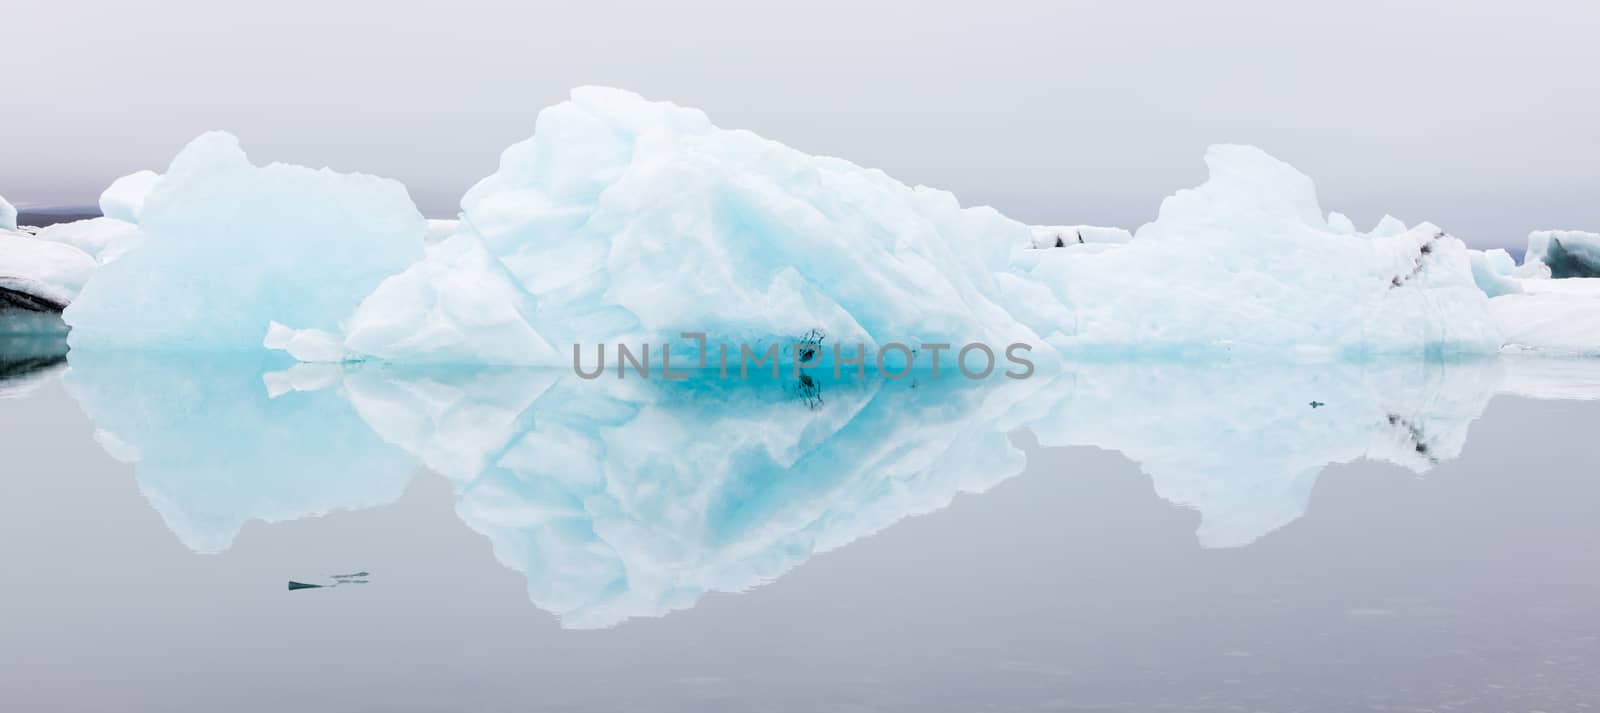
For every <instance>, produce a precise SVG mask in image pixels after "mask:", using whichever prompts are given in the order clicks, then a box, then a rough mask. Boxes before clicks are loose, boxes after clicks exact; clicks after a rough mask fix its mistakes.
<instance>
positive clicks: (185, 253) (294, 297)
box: [65, 133, 427, 350]
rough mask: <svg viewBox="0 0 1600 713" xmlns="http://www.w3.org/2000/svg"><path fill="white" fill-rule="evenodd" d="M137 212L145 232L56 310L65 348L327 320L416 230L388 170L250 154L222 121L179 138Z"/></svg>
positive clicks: (192, 339) (194, 342)
mask: <svg viewBox="0 0 1600 713" xmlns="http://www.w3.org/2000/svg"><path fill="white" fill-rule="evenodd" d="M138 217H139V229H140V232H141V233H143V234H144V242H143V243H142V244H141V245H139V246H138V247H137V248H135V249H133V250H132V251H130V252H128V253H127V254H126V255H123V256H122V257H121V258H120V259H118V260H116V261H114V262H110V263H109V264H106V265H104V266H102V267H101V268H100V270H99V272H98V273H97V274H96V275H95V276H94V279H93V280H91V281H90V282H89V284H88V285H87V286H86V288H85V289H84V291H83V293H82V294H81V295H80V296H79V297H78V299H77V300H76V301H75V302H73V303H72V305H71V306H70V307H69V308H68V309H67V311H66V313H65V317H66V320H67V323H68V324H69V325H71V327H72V333H71V337H70V339H71V342H72V345H73V347H74V349H78V348H85V347H99V348H148V349H160V350H182V349H202V350H259V349H260V348H261V340H262V337H263V335H265V334H266V332H267V325H268V324H269V322H272V321H278V322H281V323H283V324H288V325H291V326H294V327H297V328H310V329H320V330H324V331H329V332H333V331H336V330H337V329H338V325H339V321H340V320H341V319H344V318H345V317H347V316H348V315H349V314H350V313H351V311H352V310H354V309H355V307H356V305H357V304H359V303H360V301H361V299H362V297H364V296H365V295H367V294H368V293H369V292H371V291H372V289H373V288H375V287H377V285H378V283H379V282H381V281H382V280H383V278H385V277H387V276H388V275H391V274H394V273H397V272H399V271H401V270H404V269H405V268H406V267H407V266H409V265H410V264H412V263H413V262H415V261H416V260H417V259H418V258H420V257H421V256H422V238H423V235H424V233H425V232H426V230H427V225H426V223H425V222H424V220H423V218H422V216H421V215H420V214H418V213H417V210H416V207H415V206H414V205H412V203H411V199H410V197H409V196H407V194H406V191H405V188H404V187H403V186H401V185H400V184H399V183H396V182H394V181H390V180H386V179H381V178H374V177H371V176H364V175H360V174H340V173H335V172H333V171H330V170H328V169H322V170H312V169H308V168H303V167H299V166H290V165H284V164H272V165H269V166H265V167H257V166H253V165H251V164H250V162H249V161H248V159H246V157H245V154H244V152H243V151H241V150H240V149H239V146H238V142H237V140H236V139H234V138H233V137H232V136H230V135H228V134H225V133H210V134H206V135H203V136H201V137H200V138H198V139H195V140H194V141H193V142H192V143H190V144H189V145H188V146H187V147H185V148H184V149H183V151H182V152H180V153H179V154H178V156H177V157H176V158H174V159H173V161H172V166H171V168H170V169H169V170H168V172H167V173H166V175H165V176H163V177H162V178H161V180H160V183H159V185H158V186H157V188H156V189H155V190H154V191H152V192H151V193H150V195H149V197H148V199H147V200H146V201H145V203H144V207H143V209H142V212H141V213H140V214H139V216H138Z"/></svg>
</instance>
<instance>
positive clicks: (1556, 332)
mask: <svg viewBox="0 0 1600 713" xmlns="http://www.w3.org/2000/svg"><path fill="white" fill-rule="evenodd" d="M1521 286H1522V294H1511V295H1505V296H1502V297H1496V298H1494V299H1493V300H1490V309H1491V310H1492V311H1493V314H1494V318H1495V321H1496V322H1497V323H1498V324H1499V325H1500V329H1501V331H1503V332H1504V333H1505V340H1506V348H1507V349H1509V350H1513V351H1524V352H1539V353H1545V354H1550V355H1569V356H1570V355H1582V356H1600V278H1592V277H1591V278H1568V279H1562V280H1552V279H1544V280H1532V279H1530V280H1522V281H1521Z"/></svg>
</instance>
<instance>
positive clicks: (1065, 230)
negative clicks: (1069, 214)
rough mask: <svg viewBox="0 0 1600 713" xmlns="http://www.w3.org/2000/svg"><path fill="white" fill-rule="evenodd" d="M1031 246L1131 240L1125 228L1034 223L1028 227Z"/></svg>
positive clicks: (1102, 243) (1114, 243)
mask: <svg viewBox="0 0 1600 713" xmlns="http://www.w3.org/2000/svg"><path fill="white" fill-rule="evenodd" d="M1028 232H1029V234H1030V238H1031V239H1030V241H1029V245H1030V247H1033V248H1036V249H1037V248H1065V247H1072V246H1074V245H1120V244H1123V243H1126V242H1128V241H1130V240H1133V233H1130V232H1128V230H1127V228H1112V227H1106V226H1100V225H1034V226H1030V227H1029V228H1028Z"/></svg>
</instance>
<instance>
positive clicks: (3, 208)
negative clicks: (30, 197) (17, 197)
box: [0, 196, 17, 231]
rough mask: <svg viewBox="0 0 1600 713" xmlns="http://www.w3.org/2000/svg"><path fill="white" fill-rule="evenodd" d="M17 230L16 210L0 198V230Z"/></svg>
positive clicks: (4, 198) (2, 197) (3, 198)
mask: <svg viewBox="0 0 1600 713" xmlns="http://www.w3.org/2000/svg"><path fill="white" fill-rule="evenodd" d="M16 229H17V208H16V206H13V205H11V204H10V203H9V202H7V201H6V197H5V196H0V230H13V231H14V230H16Z"/></svg>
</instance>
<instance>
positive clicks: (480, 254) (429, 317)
mask: <svg viewBox="0 0 1600 713" xmlns="http://www.w3.org/2000/svg"><path fill="white" fill-rule="evenodd" d="M533 312H534V307H533V299H532V297H530V296H529V295H528V294H527V293H525V292H523V291H522V289H521V288H520V287H518V286H517V284H516V282H515V281H514V280H513V279H512V278H511V276H510V275H509V274H507V273H506V271H505V269H504V268H503V267H502V266H501V264H500V262H499V261H497V260H495V259H494V258H493V257H491V256H490V255H489V253H488V251H486V250H484V248H483V245H482V244H480V243H479V242H478V239H477V237H476V236H474V235H471V234H458V235H455V236H453V237H451V238H449V239H446V240H445V241H443V242H440V243H437V244H434V245H429V246H428V248H427V256H426V257H425V258H424V259H423V260H422V261H420V262H418V263H417V264H415V265H412V266H411V267H410V268H408V269H407V270H406V271H405V272H403V273H401V274H399V275H395V276H394V277H390V278H389V279H387V280H384V281H383V283H382V284H380V285H378V289H377V290H375V291H374V292H373V293H372V294H371V295H369V296H368V297H367V298H366V299H364V300H362V302H361V305H360V306H359V307H357V308H356V311H355V314H354V315H353V316H352V317H351V318H350V320H349V323H348V325H347V329H346V336H345V346H346V347H347V348H348V349H349V351H350V352H352V353H355V354H360V355H363V356H369V357H376V358H379V359H384V360H389V361H402V362H416V363H470V364H565V363H566V361H565V360H566V359H569V358H570V357H569V356H568V355H567V354H565V353H562V352H558V351H557V350H556V349H554V348H552V346H551V345H550V344H549V343H548V342H546V341H545V339H544V338H543V337H542V336H540V334H539V333H538V332H537V331H535V330H534V329H533V327H532V326H530V325H529V324H528V321H527V320H526V318H525V315H530V314H533Z"/></svg>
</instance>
